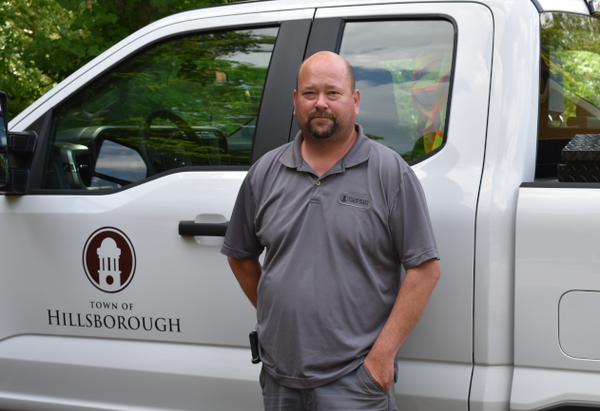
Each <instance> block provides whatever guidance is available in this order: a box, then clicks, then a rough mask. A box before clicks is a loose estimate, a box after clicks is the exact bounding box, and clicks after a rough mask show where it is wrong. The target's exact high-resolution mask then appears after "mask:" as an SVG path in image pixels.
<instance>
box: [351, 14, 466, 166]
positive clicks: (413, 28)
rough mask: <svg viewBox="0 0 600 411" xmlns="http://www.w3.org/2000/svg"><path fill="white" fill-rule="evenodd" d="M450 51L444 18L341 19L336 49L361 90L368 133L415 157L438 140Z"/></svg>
mask: <svg viewBox="0 0 600 411" xmlns="http://www.w3.org/2000/svg"><path fill="white" fill-rule="evenodd" d="M453 51H454V27H453V25H452V23H450V22H449V21H446V20H413V21H404V20H401V21H367V22H356V21H351V22H347V23H346V25H345V28H344V36H343V40H342V44H341V49H340V55H341V56H342V57H344V58H345V59H346V60H348V62H349V63H350V64H351V65H352V67H353V68H354V71H355V74H356V88H357V89H359V90H360V91H361V104H360V114H359V115H358V117H357V119H356V121H357V122H358V123H359V124H361V125H362V126H363V128H364V130H365V133H366V135H367V136H368V137H370V138H372V139H375V140H378V141H379V142H380V143H382V144H384V145H386V146H388V147H390V148H391V149H393V150H394V151H396V152H397V153H399V154H400V155H401V156H402V157H403V158H404V159H405V160H406V161H409V162H415V161H416V160H418V159H420V158H424V157H425V156H426V155H428V154H429V153H433V152H436V151H437V150H438V149H440V147H442V145H443V144H444V141H445V138H446V134H447V130H446V128H447V125H446V115H447V112H448V103H449V101H448V99H449V87H450V79H451V76H452V58H453Z"/></svg>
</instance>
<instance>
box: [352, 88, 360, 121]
mask: <svg viewBox="0 0 600 411" xmlns="http://www.w3.org/2000/svg"><path fill="white" fill-rule="evenodd" d="M352 98H354V113H355V114H356V115H357V116H358V113H359V112H360V90H358V89H357V90H354V95H353V96H352Z"/></svg>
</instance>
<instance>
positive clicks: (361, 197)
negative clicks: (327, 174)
mask: <svg viewBox="0 0 600 411" xmlns="http://www.w3.org/2000/svg"><path fill="white" fill-rule="evenodd" d="M338 203H340V204H342V205H347V206H351V207H357V208H362V209H363V210H368V209H369V208H371V196H370V195H368V194H361V193H342V194H340V197H339V198H338Z"/></svg>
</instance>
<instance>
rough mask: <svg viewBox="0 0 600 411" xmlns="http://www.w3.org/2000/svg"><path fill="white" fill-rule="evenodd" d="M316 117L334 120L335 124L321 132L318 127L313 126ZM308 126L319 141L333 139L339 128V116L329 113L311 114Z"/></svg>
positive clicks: (309, 130)
mask: <svg viewBox="0 0 600 411" xmlns="http://www.w3.org/2000/svg"><path fill="white" fill-rule="evenodd" d="M315 117H326V118H328V119H330V120H333V124H332V125H330V126H329V127H326V128H325V129H323V130H319V129H318V128H317V127H315V126H313V125H312V120H313V119H314V118H315ZM307 125H308V132H309V133H310V134H311V135H312V136H313V137H314V138H318V139H322V140H324V139H327V138H329V137H331V136H332V135H334V134H335V132H336V131H337V128H338V120H337V116H336V115H335V114H333V113H327V112H321V113H320V112H318V111H315V112H312V113H310V114H309V116H308V121H307Z"/></svg>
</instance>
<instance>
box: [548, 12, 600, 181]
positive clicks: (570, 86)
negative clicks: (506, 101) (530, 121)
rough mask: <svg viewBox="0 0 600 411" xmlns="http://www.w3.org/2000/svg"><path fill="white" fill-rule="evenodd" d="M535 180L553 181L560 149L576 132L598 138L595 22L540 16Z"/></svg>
mask: <svg viewBox="0 0 600 411" xmlns="http://www.w3.org/2000/svg"><path fill="white" fill-rule="evenodd" d="M541 40H542V47H541V61H540V65H541V79H540V117H539V141H538V158H537V167H536V179H556V176H557V166H558V164H559V163H562V157H561V154H562V149H563V148H564V147H565V146H566V145H567V144H568V142H569V140H570V139H571V138H572V137H573V136H575V135H576V134H600V109H599V107H600V81H598V77H599V76H600V20H598V19H596V18H594V17H590V16H583V15H576V14H565V13H543V14H542V15H541Z"/></svg>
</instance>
